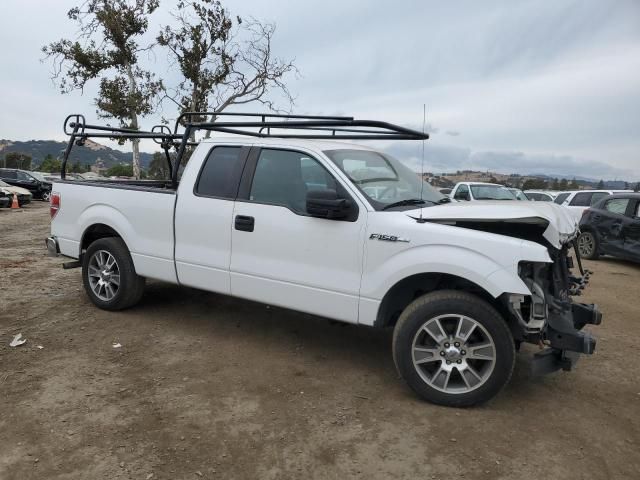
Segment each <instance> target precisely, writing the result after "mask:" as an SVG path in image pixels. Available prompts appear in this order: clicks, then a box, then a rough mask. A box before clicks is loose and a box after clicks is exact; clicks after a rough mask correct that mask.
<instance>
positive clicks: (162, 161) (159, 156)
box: [149, 152, 171, 180]
mask: <svg viewBox="0 0 640 480" xmlns="http://www.w3.org/2000/svg"><path fill="white" fill-rule="evenodd" d="M149 178H153V179H154V180H167V179H169V178H171V172H170V171H169V165H168V164H167V158H166V157H165V155H164V153H162V152H155V153H154V154H153V159H152V160H151V163H150V164H149Z"/></svg>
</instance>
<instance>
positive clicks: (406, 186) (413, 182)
mask: <svg viewBox="0 0 640 480" xmlns="http://www.w3.org/2000/svg"><path fill="white" fill-rule="evenodd" d="M324 153H325V154H326V155H327V156H328V157H329V158H330V159H331V161H332V162H333V163H335V164H336V165H337V166H338V168H340V170H342V171H343V172H344V173H345V174H346V175H347V176H348V177H349V179H350V180H351V181H352V182H353V183H354V184H355V185H356V187H358V189H359V190H360V191H361V192H362V193H363V194H364V195H365V196H366V197H367V199H368V200H369V202H370V203H371V205H372V206H373V208H375V209H376V210H382V209H384V207H385V206H387V205H391V204H392V203H397V202H402V201H404V200H414V199H423V200H425V201H426V203H427V204H428V203H438V202H441V201H442V200H443V199H444V198H446V197H445V196H444V195H442V194H441V193H440V192H438V191H437V190H436V189H435V188H433V187H432V186H431V185H429V184H428V183H427V182H424V181H421V180H420V177H419V176H418V174H417V173H416V172H414V171H413V170H411V169H410V168H408V167H407V166H405V165H404V164H403V163H402V162H400V161H398V160H396V159H395V158H393V157H390V156H389V155H386V154H382V153H379V152H373V151H371V150H325V151H324ZM421 184H422V185H421ZM398 208H405V209H408V208H416V205H415V204H414V205H399V206H398Z"/></svg>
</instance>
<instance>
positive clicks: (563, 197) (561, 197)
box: [554, 193, 569, 205]
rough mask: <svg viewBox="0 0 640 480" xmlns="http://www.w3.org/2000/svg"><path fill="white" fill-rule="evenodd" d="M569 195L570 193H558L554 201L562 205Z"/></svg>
mask: <svg viewBox="0 0 640 480" xmlns="http://www.w3.org/2000/svg"><path fill="white" fill-rule="evenodd" d="M568 196H569V194H568V193H561V194H560V195H558V196H557V197H556V199H555V200H554V202H556V203H557V204H558V205H562V204H563V203H564V201H565V200H566V199H567V197H568Z"/></svg>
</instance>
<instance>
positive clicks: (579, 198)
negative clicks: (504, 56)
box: [569, 192, 593, 207]
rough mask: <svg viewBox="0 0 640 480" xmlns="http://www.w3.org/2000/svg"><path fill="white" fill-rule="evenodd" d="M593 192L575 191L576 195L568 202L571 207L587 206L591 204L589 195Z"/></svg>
mask: <svg viewBox="0 0 640 480" xmlns="http://www.w3.org/2000/svg"><path fill="white" fill-rule="evenodd" d="M592 196H593V193H591V192H579V193H576V196H575V197H573V200H571V202H570V203H569V205H571V206H572V207H588V206H589V205H591V197H592Z"/></svg>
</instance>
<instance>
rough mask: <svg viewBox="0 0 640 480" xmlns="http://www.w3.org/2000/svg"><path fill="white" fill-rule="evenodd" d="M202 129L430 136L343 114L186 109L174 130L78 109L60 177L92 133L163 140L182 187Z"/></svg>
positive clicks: (69, 123)
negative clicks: (185, 159)
mask: <svg viewBox="0 0 640 480" xmlns="http://www.w3.org/2000/svg"><path fill="white" fill-rule="evenodd" d="M219 119H221V120H222V121H219ZM211 120H213V121H211ZM229 120H231V121H229ZM197 131H210V132H220V133H225V134H232V135H244V136H249V137H260V138H291V139H310V140H426V139H428V138H429V135H428V134H426V133H423V132H419V131H416V130H411V129H409V128H405V127H401V126H399V125H394V124H392V123H387V122H381V121H377V120H357V119H355V118H353V117H343V116H321V115H287V114H279V113H232V112H185V113H183V114H182V115H180V116H179V117H178V119H177V120H176V123H175V125H174V128H173V132H172V131H171V130H170V129H169V127H167V126H166V125H156V126H154V127H153V128H152V129H151V130H150V131H144V130H133V129H129V128H120V127H111V126H102V125H91V124H87V123H86V120H85V117H84V115H80V114H73V115H69V116H68V117H67V118H66V119H65V121H64V133H65V134H66V135H68V136H69V143H68V144H67V148H66V149H65V152H64V157H63V159H62V171H61V172H60V176H61V178H62V179H64V178H65V173H66V165H67V160H68V159H69V154H70V153H71V149H72V148H73V145H74V144H75V145H80V146H81V145H84V143H85V140H86V139H88V138H110V139H114V140H131V139H134V138H139V139H145V138H146V139H151V140H153V141H154V142H156V143H158V144H159V145H160V146H161V147H162V149H163V150H164V152H165V156H166V159H167V162H168V165H169V169H170V171H171V182H172V185H173V187H174V188H176V187H177V185H178V181H177V178H178V169H179V167H180V159H181V158H182V156H183V155H184V152H185V149H186V147H187V146H190V145H197V144H198V143H199V142H195V141H193V140H192V138H193V134H194V133H195V132H197ZM172 147H173V148H175V149H176V151H177V158H176V160H175V161H174V162H172V161H171V157H170V155H169V149H170V148H172Z"/></svg>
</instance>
